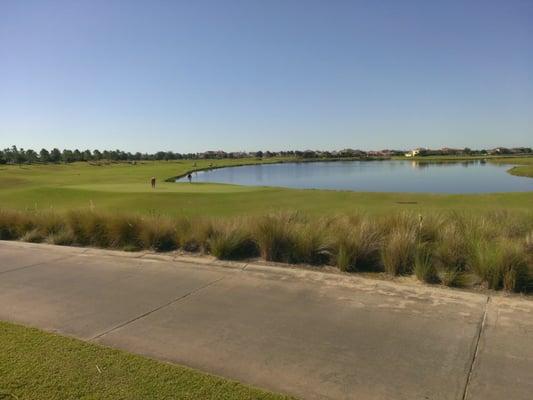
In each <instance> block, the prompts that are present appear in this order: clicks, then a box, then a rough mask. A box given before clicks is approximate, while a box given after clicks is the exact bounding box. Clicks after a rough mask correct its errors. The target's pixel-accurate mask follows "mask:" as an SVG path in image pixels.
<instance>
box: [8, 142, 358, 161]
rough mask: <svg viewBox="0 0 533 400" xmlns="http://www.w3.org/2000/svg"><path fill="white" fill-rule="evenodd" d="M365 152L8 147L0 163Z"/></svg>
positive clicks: (354, 154) (352, 153)
mask: <svg viewBox="0 0 533 400" xmlns="http://www.w3.org/2000/svg"><path fill="white" fill-rule="evenodd" d="M365 155H366V153H365V152H364V151H361V150H351V149H347V150H342V151H335V152H327V151H324V152H323V151H313V150H306V151H299V150H289V151H279V152H272V151H257V152H225V151H221V150H219V151H206V152H203V153H176V152H173V151H158V152H157V153H153V154H149V153H140V152H137V153H130V152H125V151H122V150H104V151H100V150H92V151H91V150H78V149H75V150H69V149H64V150H59V149H58V148H54V149H52V150H47V149H41V150H40V151H39V152H36V151H35V150H32V149H23V148H18V147H17V146H12V147H10V148H6V149H4V150H0V164H33V163H73V162H80V161H85V162H91V161H102V160H106V161H154V160H157V161H163V160H181V159H215V158H217V159H223V158H245V157H257V158H271V157H298V158H336V157H337V158H338V157H364V156H365Z"/></svg>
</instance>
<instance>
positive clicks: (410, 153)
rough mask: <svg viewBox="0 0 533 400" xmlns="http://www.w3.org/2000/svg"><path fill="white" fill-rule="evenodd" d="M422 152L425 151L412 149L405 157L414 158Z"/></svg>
mask: <svg viewBox="0 0 533 400" xmlns="http://www.w3.org/2000/svg"><path fill="white" fill-rule="evenodd" d="M424 151H425V149H423V148H421V147H419V148H418V149H414V150H411V151H408V152H407V153H405V156H406V157H416V156H418V155H420V154H422V153H423V152H424Z"/></svg>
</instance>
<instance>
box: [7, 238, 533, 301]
mask: <svg viewBox="0 0 533 400" xmlns="http://www.w3.org/2000/svg"><path fill="white" fill-rule="evenodd" d="M0 245H1V246H6V247H16V248H17V247H18V248H26V249H36V248H40V249H43V250H48V251H50V250H52V251H54V252H56V251H57V252H61V253H69V254H73V255H82V256H91V255H98V256H104V257H109V258H114V257H117V258H122V259H124V258H126V259H127V258H130V259H136V260H146V261H155V262H157V261H163V262H169V263H185V264H191V265H198V266H203V267H209V268H213V267H219V268H228V269H233V270H237V271H241V272H243V273H261V274H268V275H270V276H272V277H276V276H278V277H280V279H281V278H282V277H293V278H300V279H306V280H309V281H315V282H320V283H322V284H324V285H328V284H344V285H346V286H351V287H354V288H359V289H363V290H368V291H377V292H379V291H388V292H398V293H400V292H404V293H405V292H406V291H409V292H412V293H414V294H417V295H439V296H443V297H445V298H448V299H451V300H453V299H462V300H465V299H467V300H468V299H471V300H474V299H475V300H476V301H477V302H480V303H484V302H486V299H487V297H492V298H494V299H497V298H501V299H505V300H506V301H510V302H513V303H514V302H522V301H525V302H527V303H528V304H533V296H528V295H520V294H509V293H506V292H501V291H498V292H496V291H491V292H489V293H487V292H476V291H471V290H464V289H460V288H449V287H444V286H436V285H428V284H425V283H422V282H419V281H416V280H414V279H402V278H399V279H391V280H384V279H379V278H373V277H368V276H361V275H357V274H349V273H344V272H341V271H338V270H336V269H335V268H334V267H328V266H326V267H313V266H307V265H298V264H296V265H294V264H283V263H277V262H276V263H269V262H265V261H260V260H247V261H242V262H239V261H228V260H218V259H216V258H215V257H213V256H209V255H193V254H191V255H187V254H177V253H176V252H169V253H155V252H152V251H146V250H144V251H139V252H126V251H122V250H110V249H99V248H92V247H74V246H58V245H51V244H44V243H27V242H21V241H4V240H0ZM1 246H0V249H1V248H2V247H1Z"/></svg>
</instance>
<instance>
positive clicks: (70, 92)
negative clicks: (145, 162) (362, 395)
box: [0, 0, 533, 153]
mask: <svg viewBox="0 0 533 400" xmlns="http://www.w3.org/2000/svg"><path fill="white" fill-rule="evenodd" d="M11 145H17V146H18V147H24V148H33V149H36V150H38V149H40V148H42V147H46V148H52V147H58V148H60V149H63V148H71V149H74V148H79V149H86V148H88V149H95V148H98V149H121V150H126V151H141V152H155V151H159V150H172V151H176V152H183V153H186V152H196V151H205V150H218V149H222V150H226V151H240V150H246V151H256V150H272V151H274V150H287V149H302V150H303V149H322V150H335V149H343V148H360V149H364V150H371V149H385V148H395V149H408V148H413V147H418V146H423V147H434V148H438V147H443V146H448V147H461V148H462V147H471V148H490V147H496V146H500V145H501V146H509V147H513V146H533V1H531V0H525V1H514V0H501V1H493V0H480V1H477V0H458V1H454V0H447V1H427V0H418V1H414V0H404V1H398V0H392V1H375V0H369V1H356V0H351V1H343V0H321V1H316V0H299V1H296V0H268V1H265V0H242V1H235V0H211V1H206V0H190V1H178V0H175V1H170V0H169V1H153V0H150V1H148V0H147V1H134V0H128V1H113V0H103V1H100V0H88V1H73V0H69V1H46V0H40V1H31V0H25V1H19V0H2V1H0V148H3V147H8V146H11Z"/></svg>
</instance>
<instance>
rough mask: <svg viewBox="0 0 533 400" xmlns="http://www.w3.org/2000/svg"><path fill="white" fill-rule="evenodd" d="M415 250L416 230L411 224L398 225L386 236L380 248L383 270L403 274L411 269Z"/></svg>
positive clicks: (393, 273) (391, 273)
mask: <svg viewBox="0 0 533 400" xmlns="http://www.w3.org/2000/svg"><path fill="white" fill-rule="evenodd" d="M415 251H416V231H415V230H414V229H413V227H412V226H402V225H398V226H396V227H394V229H392V230H391V231H390V233H389V234H388V235H387V236H386V238H385V241H384V243H383V248H382V249H381V259H382V262H383V267H384V268H385V272H387V273H388V274H390V275H404V274H408V273H411V272H412V271H413V264H414V256H415Z"/></svg>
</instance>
